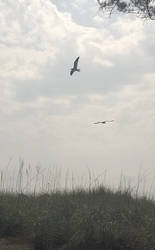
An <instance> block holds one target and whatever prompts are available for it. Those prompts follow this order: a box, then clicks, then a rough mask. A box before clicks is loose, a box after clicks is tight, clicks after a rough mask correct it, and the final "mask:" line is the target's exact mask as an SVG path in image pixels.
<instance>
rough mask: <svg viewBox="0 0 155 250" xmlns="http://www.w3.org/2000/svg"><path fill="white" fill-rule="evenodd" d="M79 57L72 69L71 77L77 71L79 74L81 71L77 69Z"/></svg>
mask: <svg viewBox="0 0 155 250" xmlns="http://www.w3.org/2000/svg"><path fill="white" fill-rule="evenodd" d="M79 58H80V57H79V56H78V57H77V58H76V60H75V61H74V66H73V68H72V69H71V71H70V75H73V73H74V72H75V71H78V72H80V69H78V68H77V67H78V61H79Z"/></svg>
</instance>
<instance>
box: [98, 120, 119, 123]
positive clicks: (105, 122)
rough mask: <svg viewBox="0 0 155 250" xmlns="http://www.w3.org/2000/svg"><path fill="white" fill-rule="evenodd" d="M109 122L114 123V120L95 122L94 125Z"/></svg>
mask: <svg viewBox="0 0 155 250" xmlns="http://www.w3.org/2000/svg"><path fill="white" fill-rule="evenodd" d="M107 122H114V120H110V121H108V120H106V121H102V122H94V124H100V123H101V124H106V123H107Z"/></svg>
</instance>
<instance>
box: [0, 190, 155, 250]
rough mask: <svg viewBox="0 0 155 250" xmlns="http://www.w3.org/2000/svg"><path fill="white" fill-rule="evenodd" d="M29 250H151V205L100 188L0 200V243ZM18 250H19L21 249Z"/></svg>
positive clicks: (154, 238)
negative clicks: (18, 243) (30, 249)
mask: <svg viewBox="0 0 155 250" xmlns="http://www.w3.org/2000/svg"><path fill="white" fill-rule="evenodd" d="M8 237H16V238H23V239H26V240H28V241H30V242H33V243H34V249H35V250H56V249H59V250H65V249H66V250H79V249H80V250H121V249H122V250H153V249H155V203H154V201H152V200H149V199H147V198H145V197H141V198H134V197H132V195H131V193H130V192H129V191H123V192H121V191H115V192H114V191H111V190H110V189H106V188H104V187H98V188H94V189H91V190H76V191H75V190H74V191H70V192H69V191H68V192H65V191H63V192H58V191H56V192H52V193H50V194H48V193H43V194H38V195H36V194H34V195H30V194H28V195H26V194H22V193H20V194H18V193H16V194H13V193H6V192H5V193H4V192H3V193H1V194H0V238H8ZM21 250H22V249H21Z"/></svg>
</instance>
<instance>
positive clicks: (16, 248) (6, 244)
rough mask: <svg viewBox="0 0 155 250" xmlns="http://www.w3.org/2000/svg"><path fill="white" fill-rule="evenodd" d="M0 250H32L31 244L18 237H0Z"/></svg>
mask: <svg viewBox="0 0 155 250" xmlns="http://www.w3.org/2000/svg"><path fill="white" fill-rule="evenodd" d="M0 250H33V245H32V244H31V243H29V242H24V241H22V240H19V239H12V238H9V239H0Z"/></svg>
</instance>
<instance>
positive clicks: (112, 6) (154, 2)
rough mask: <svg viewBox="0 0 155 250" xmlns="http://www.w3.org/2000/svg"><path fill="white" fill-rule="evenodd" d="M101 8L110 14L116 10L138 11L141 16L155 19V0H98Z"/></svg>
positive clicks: (124, 11)
mask: <svg viewBox="0 0 155 250" xmlns="http://www.w3.org/2000/svg"><path fill="white" fill-rule="evenodd" d="M97 2H98V4H99V9H100V10H105V11H107V12H108V13H109V14H110V15H111V14H112V13H114V12H115V11H116V12H122V13H136V14H137V15H138V16H139V17H141V18H146V19H147V18H148V19H151V20H155V0H97Z"/></svg>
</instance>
